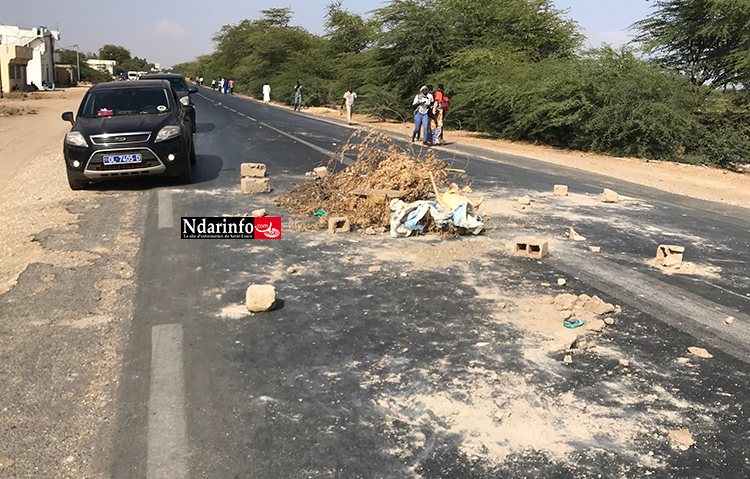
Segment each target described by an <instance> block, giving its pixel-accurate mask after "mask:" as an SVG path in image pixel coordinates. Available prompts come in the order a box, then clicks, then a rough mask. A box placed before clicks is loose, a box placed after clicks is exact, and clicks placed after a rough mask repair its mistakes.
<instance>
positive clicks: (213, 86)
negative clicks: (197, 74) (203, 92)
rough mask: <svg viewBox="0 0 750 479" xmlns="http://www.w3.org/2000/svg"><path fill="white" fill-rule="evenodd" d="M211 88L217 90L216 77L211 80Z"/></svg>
mask: <svg viewBox="0 0 750 479" xmlns="http://www.w3.org/2000/svg"><path fill="white" fill-rule="evenodd" d="M211 89H212V90H216V78H214V79H213V80H211Z"/></svg>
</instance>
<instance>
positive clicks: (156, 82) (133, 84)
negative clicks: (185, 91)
mask: <svg viewBox="0 0 750 479" xmlns="http://www.w3.org/2000/svg"><path fill="white" fill-rule="evenodd" d="M149 87H150V88H154V87H163V88H171V87H172V85H170V83H169V82H168V81H167V80H161V79H153V80H136V81H117V82H114V81H113V82H107V83H97V84H96V85H94V86H92V87H91V91H99V90H120V89H122V90H127V89H131V88H149Z"/></svg>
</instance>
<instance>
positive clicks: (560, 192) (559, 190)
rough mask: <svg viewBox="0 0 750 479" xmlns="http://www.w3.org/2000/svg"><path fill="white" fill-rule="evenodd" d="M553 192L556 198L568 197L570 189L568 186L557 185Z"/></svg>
mask: <svg viewBox="0 0 750 479" xmlns="http://www.w3.org/2000/svg"><path fill="white" fill-rule="evenodd" d="M553 192H554V195H555V196H568V187H567V186H566V185H555V188H554V190H553Z"/></svg>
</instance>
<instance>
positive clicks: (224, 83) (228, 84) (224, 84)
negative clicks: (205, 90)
mask: <svg viewBox="0 0 750 479" xmlns="http://www.w3.org/2000/svg"><path fill="white" fill-rule="evenodd" d="M217 86H218V87H219V93H223V94H225V95H226V94H229V95H231V94H232V92H233V91H234V79H233V78H230V79H228V80H227V79H226V78H219V79H218V80H211V89H212V90H216V87H217Z"/></svg>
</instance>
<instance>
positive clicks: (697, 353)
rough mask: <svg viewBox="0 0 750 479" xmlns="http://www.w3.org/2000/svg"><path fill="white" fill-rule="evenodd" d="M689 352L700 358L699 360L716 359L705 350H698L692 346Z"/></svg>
mask: <svg viewBox="0 0 750 479" xmlns="http://www.w3.org/2000/svg"><path fill="white" fill-rule="evenodd" d="M688 351H690V354H693V355H694V356H698V357H699V358H703V359H711V358H713V357H714V356H713V355H712V354H711V353H709V352H708V351H706V350H705V349H703V348H696V347H694V346H691V347H689V348H688Z"/></svg>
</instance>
